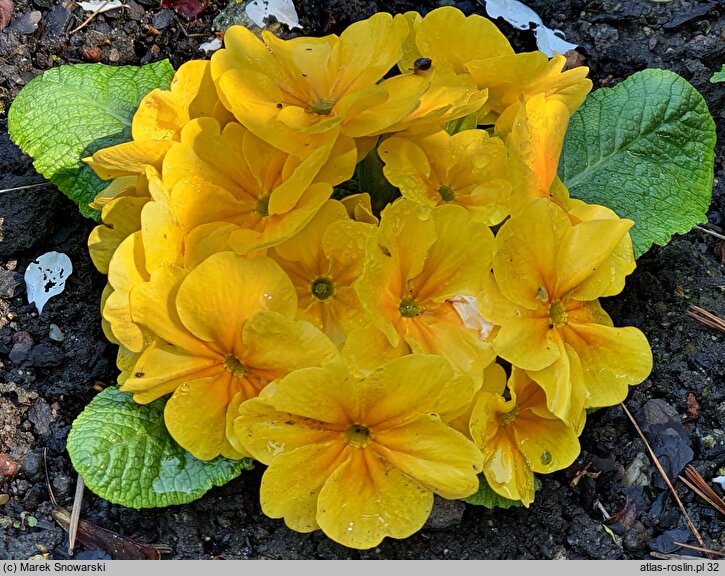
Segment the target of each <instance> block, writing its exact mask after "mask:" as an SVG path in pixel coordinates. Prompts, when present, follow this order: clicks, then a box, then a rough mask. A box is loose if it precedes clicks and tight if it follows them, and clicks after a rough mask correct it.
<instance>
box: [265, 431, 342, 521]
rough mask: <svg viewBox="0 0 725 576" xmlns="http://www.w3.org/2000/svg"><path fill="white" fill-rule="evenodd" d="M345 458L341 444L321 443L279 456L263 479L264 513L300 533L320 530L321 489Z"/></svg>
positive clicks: (266, 471)
mask: <svg viewBox="0 0 725 576" xmlns="http://www.w3.org/2000/svg"><path fill="white" fill-rule="evenodd" d="M346 455H347V451H345V450H344V444H343V443H342V442H325V443H322V442H321V443H314V444H309V445H307V446H302V447H300V448H298V449H296V450H293V451H291V452H288V453H282V454H279V455H278V456H276V457H275V458H274V460H273V461H272V463H271V464H270V465H269V467H268V468H267V470H265V472H264V476H262V484H261V486H260V488H259V501H260V503H261V505H262V512H264V513H265V514H266V515H267V516H269V517H270V518H284V521H285V524H286V525H287V526H288V527H289V528H291V529H292V530H295V531H297V532H303V533H305V532H312V531H313V530H317V529H318V528H319V527H320V526H319V525H318V524H317V510H318V496H319V493H320V490H321V489H322V487H323V486H324V484H325V482H327V480H328V478H329V477H330V476H331V475H332V474H333V473H334V471H335V470H336V469H337V468H338V467H339V466H340V463H341V460H342V459H343V458H344V457H345V456H346Z"/></svg>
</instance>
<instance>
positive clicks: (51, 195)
mask: <svg viewBox="0 0 725 576" xmlns="http://www.w3.org/2000/svg"><path fill="white" fill-rule="evenodd" d="M4 1H6V0H2V1H0V5H2V2H4ZM158 2H159V0H137V1H134V0H127V2H126V4H127V6H128V8H126V9H122V10H115V11H112V12H107V13H105V14H101V15H98V16H96V17H95V18H94V19H92V20H91V21H90V22H89V23H88V24H86V25H85V26H84V27H83V28H81V29H80V30H78V31H74V29H75V28H76V27H78V26H79V25H80V24H81V23H82V22H83V20H85V18H86V14H85V13H84V12H83V10H82V9H81V8H80V7H78V6H77V5H75V4H73V3H72V2H71V3H69V4H68V3H67V4H61V3H59V2H58V1H57V0H15V7H14V12H13V19H12V21H11V23H10V25H9V26H8V27H6V28H5V29H4V30H3V31H2V32H0V189H3V190H4V189H7V188H13V187H18V186H27V185H31V184H36V183H42V182H44V179H43V177H42V176H40V175H39V174H37V173H36V172H35V170H34V169H33V167H32V162H31V160H30V158H28V157H27V156H25V155H24V154H22V153H21V151H20V150H19V149H18V148H17V147H15V146H14V145H13V144H12V142H11V141H10V140H9V138H8V135H7V119H6V118H7V109H8V107H9V106H10V105H11V103H12V101H13V99H14V97H15V96H16V95H17V93H18V91H19V90H20V89H21V88H22V87H23V86H24V85H25V84H26V83H27V82H28V81H29V80H31V79H32V78H34V77H35V76H37V75H38V74H40V73H42V72H43V71H44V70H46V69H48V68H51V67H54V66H58V65H61V64H67V63H80V62H103V63H106V64H113V65H121V64H133V65H139V64H145V63H148V62H152V61H156V60H161V59H164V58H169V59H170V61H171V63H172V64H173V66H174V67H175V68H177V67H178V66H179V65H180V64H182V63H183V62H184V61H186V60H189V59H191V58H208V57H209V56H210V53H207V52H205V51H204V50H203V49H201V48H200V46H201V45H202V44H203V43H205V42H208V41H210V40H213V39H214V38H216V37H221V30H220V29H219V28H218V25H215V23H214V22H215V18H217V16H218V15H219V13H220V11H221V10H222V9H223V8H225V5H224V3H223V2H214V1H212V2H211V3H209V4H208V5H207V7H206V9H205V10H204V11H203V12H202V13H201V15H199V16H198V17H196V18H194V19H191V20H188V19H186V18H184V17H183V16H182V15H180V14H179V13H177V12H176V11H175V10H173V9H171V8H162V7H161V6H160V4H159V3H158ZM441 4H443V2H441ZM527 4H528V5H529V6H530V7H531V8H532V9H533V10H535V11H536V12H537V13H538V14H539V15H540V16H541V17H542V18H543V20H544V22H545V24H546V25H547V26H548V27H550V28H554V29H560V30H562V31H563V32H564V33H565V35H566V39H567V40H568V41H570V42H573V43H575V44H578V46H579V48H578V53H579V57H580V59H581V62H582V63H583V64H585V65H587V66H589V67H590V77H591V78H592V80H593V81H594V89H595V90H596V89H599V88H601V87H607V86H613V85H615V84H616V83H618V82H620V81H622V80H624V79H625V78H626V77H627V76H629V75H631V74H633V73H634V72H636V71H638V70H642V69H644V68H665V69H669V70H673V71H674V72H677V73H678V74H680V75H681V76H683V77H684V78H685V79H687V80H688V81H690V82H691V83H692V84H693V85H694V86H695V88H697V89H698V90H699V91H700V93H701V94H702V95H703V96H704V97H705V99H706V101H707V103H708V105H709V108H710V111H711V113H712V115H713V117H714V119H715V122H716V123H717V126H718V144H717V149H716V161H715V178H716V179H715V188H714V191H713V199H712V204H711V206H710V210H709V212H708V223H707V224H703V226H702V227H705V228H708V229H709V230H711V231H714V232H716V233H719V234H722V233H723V227H724V226H725V224H724V223H723V214H725V156H724V147H723V142H725V84H711V83H710V82H709V78H710V76H711V75H712V73H713V72H714V71H716V70H719V69H720V67H721V65H722V63H723V62H725V2H722V1H701V2H697V1H692V2H689V1H684V0H671V1H669V2H663V1H659V2H655V1H651V0H634V1H630V2H615V1H608V0H566V1H564V0H562V1H558V2H546V1H543V0H537V1H529V2H527ZM295 5H296V9H297V12H298V15H299V18H300V22H301V24H302V25H303V29H302V30H294V31H291V32H290V31H289V30H286V29H281V30H280V34H281V35H283V36H285V37H291V36H294V35H299V34H305V35H312V36H319V35H324V34H329V33H338V34H339V33H340V32H342V30H343V29H344V28H345V27H346V26H347V25H348V24H350V23H351V22H354V21H356V20H359V19H361V18H365V17H368V16H370V15H371V14H373V13H375V12H379V11H386V12H393V13H396V12H403V11H406V10H418V11H419V12H421V13H425V12H426V11H428V10H430V9H433V8H435V7H437V6H438V5H439V4H438V3H436V2H431V1H425V2H420V3H416V4H413V3H409V2H404V1H400V2H396V1H384V0H381V1H378V2H375V1H364V0H351V1H348V2H344V1H341V0H338V1H334V0H333V1H330V2H324V1H322V0H296V1H295ZM456 5H457V6H458V7H459V8H461V9H462V10H463V11H464V12H466V13H474V12H475V13H478V14H481V15H484V16H485V15H486V12H485V9H484V7H483V3H476V2H459V3H457V4H456ZM497 24H499V25H500V28H501V29H502V30H503V32H504V33H505V34H506V35H507V36H508V37H509V38H510V40H511V42H512V43H513V44H514V46H515V48H516V49H517V51H528V50H534V49H536V45H535V43H534V37H533V34H531V33H530V32H523V31H519V30H515V29H513V28H512V27H511V26H509V25H508V24H506V23H505V22H503V21H497ZM94 225H95V223H94V222H93V221H91V220H88V219H85V218H83V217H82V216H81V215H80V214H79V212H78V210H77V208H76V206H75V205H74V204H73V203H72V202H71V201H70V200H68V199H67V198H65V196H63V195H62V194H61V193H60V192H59V191H58V190H57V189H56V188H55V187H54V186H52V185H50V184H45V185H41V186H38V187H33V188H28V189H23V190H17V191H11V192H3V193H0V559H27V558H52V559H66V558H68V557H69V556H68V550H67V548H68V541H67V534H66V532H65V531H64V529H63V528H61V526H59V525H58V524H57V523H56V522H55V521H54V520H53V517H52V516H51V512H52V511H53V509H54V505H53V504H52V503H51V500H50V496H49V490H48V484H47V482H46V472H45V469H44V468H45V465H47V471H48V476H47V478H49V481H50V485H51V486H52V490H53V492H54V494H55V497H56V498H57V501H58V504H59V505H61V506H67V507H70V505H71V503H72V501H73V494H74V490H75V484H76V480H77V475H76V473H75V472H74V470H73V468H72V466H71V462H70V459H69V457H68V454H67V452H66V451H65V438H66V436H67V433H68V430H69V427H70V425H71V423H72V422H73V420H74V418H75V417H76V416H77V415H78V414H79V413H80V411H81V410H82V409H83V408H84V406H85V405H86V404H87V403H88V402H89V401H90V400H91V398H92V397H93V396H94V394H96V393H97V392H98V390H100V389H102V387H104V386H108V385H110V384H113V383H114V381H115V376H116V373H117V372H116V369H115V352H116V350H115V347H114V346H112V345H111V344H110V343H108V342H107V341H106V340H105V338H104V336H103V333H102V331H101V322H100V315H99V302H100V296H101V290H102V288H103V285H104V283H105V277H103V276H102V275H101V274H99V273H98V272H97V271H96V270H95V268H94V267H93V265H92V264H91V261H90V259H89V256H88V251H87V247H86V239H87V237H88V233H89V232H90V230H91V229H92V228H93V226H94ZM51 250H57V251H59V252H65V253H66V254H68V256H69V257H70V258H71V260H72V262H73V267H74V271H73V274H72V275H71V276H70V277H69V279H68V281H67V283H66V288H65V291H64V292H63V293H62V294H60V295H58V296H56V297H54V298H52V299H51V300H50V301H49V302H48V304H47V305H46V307H45V309H44V311H43V314H42V316H38V314H37V312H36V309H35V306H34V305H29V304H28V301H27V295H26V294H25V287H24V281H23V277H22V274H23V273H24V272H25V269H26V267H27V265H28V264H29V263H30V262H31V261H32V260H33V259H34V258H36V257H37V256H39V255H40V254H43V253H45V252H48V251H51ZM724 259H725V245H724V244H723V241H722V240H720V239H719V238H718V237H716V236H713V235H711V234H709V233H706V232H704V231H703V230H701V229H693V230H692V231H691V232H689V233H687V234H684V235H680V236H675V237H674V238H673V239H672V240H671V242H669V243H668V244H667V245H666V246H662V247H660V246H654V247H653V248H651V249H650V250H649V251H648V252H647V253H646V254H644V255H642V256H641V257H640V258H639V260H638V267H637V269H636V271H635V272H634V273H633V274H632V275H631V276H630V277H629V278H628V281H627V286H626V288H625V290H624V292H623V293H622V294H621V295H619V296H617V297H614V298H609V299H607V300H606V301H605V302H603V304H604V306H605V308H606V309H607V310H608V311H609V312H610V314H611V315H612V316H613V319H614V320H615V324H617V325H622V326H626V325H632V326H637V327H638V328H640V329H641V330H642V331H644V333H645V334H646V335H647V337H648V339H649V341H650V343H651V345H652V349H653V353H654V358H655V366H654V370H653V372H652V374H651V376H650V377H649V378H648V379H647V380H646V381H645V382H644V383H642V384H640V385H638V386H635V387H633V388H631V391H630V395H629V397H628V398H627V400H626V402H625V404H626V406H627V408H628V410H629V412H630V413H631V414H632V415H633V416H634V418H635V420H636V421H637V422H638V425H639V426H640V427H641V428H642V429H643V430H644V431H645V433H646V438H647V440H648V442H647V443H648V444H649V445H650V446H652V447H653V449H654V450H655V453H656V454H657V455H658V457H659V460H660V462H661V463H662V465H663V466H664V467H665V470H666V471H667V473H668V474H669V475H670V477H671V478H672V481H673V484H674V487H675V489H676V490H677V493H678V495H679V497H680V499H681V500H682V502H683V505H684V507H685V509H686V510H687V512H688V514H689V516H690V518H691V520H692V523H693V525H694V527H695V528H696V530H697V532H699V535H700V537H701V539H702V544H703V545H704V547H706V548H709V549H712V550H715V551H720V552H722V551H723V550H724V549H725V531H723V527H725V516H724V515H723V514H722V513H721V512H718V511H716V510H715V509H714V508H713V507H712V506H710V505H709V504H707V503H706V502H705V501H704V500H702V499H701V498H699V497H698V496H697V495H696V494H695V493H694V492H693V491H692V490H691V489H689V488H688V487H687V486H686V485H685V484H683V483H682V481H681V480H679V479H678V475H681V474H682V473H683V467H684V466H685V465H687V464H690V465H691V466H693V467H694V468H695V469H696V470H698V471H699V473H700V474H701V475H702V476H703V477H704V478H705V479H706V481H707V482H708V484H710V485H711V486H712V487H713V488H714V489H715V490H716V491H717V492H718V493H719V494H720V495H722V494H723V491H722V489H721V488H722V487H721V486H718V485H717V484H715V483H713V482H712V478H714V477H716V476H723V475H725V430H724V428H725V382H724V381H723V374H724V373H725V370H724V369H723V368H724V357H723V339H724V337H725V335H724V334H723V332H721V331H719V330H718V329H716V328H713V327H711V326H707V325H705V324H704V323H702V322H700V321H698V320H696V319H694V318H693V317H691V316H689V315H688V314H687V312H688V309H689V307H690V306H691V305H697V306H700V307H702V308H704V309H706V310H709V311H710V312H712V313H714V314H716V315H718V316H720V317H723V318H725V298H724V297H723V294H724V291H725V275H724V269H723V261H724ZM581 446H582V452H581V455H580V457H579V459H578V460H577V461H576V462H575V463H574V464H573V465H572V466H571V467H570V468H569V469H567V470H563V471H561V472H558V473H555V474H552V475H548V476H542V477H541V478H540V479H541V484H542V486H541V489H540V490H539V491H538V492H537V496H536V500H535V502H534V503H533V504H532V505H531V507H530V508H528V509H525V508H510V509H493V510H489V509H486V508H483V507H478V506H471V505H467V504H464V503H462V502H460V501H445V500H440V501H437V502H436V506H435V508H434V511H433V514H432V515H431V518H430V520H429V521H428V523H427V525H426V526H425V528H424V529H422V530H421V531H420V532H418V533H417V534H415V535H413V536H412V537H410V538H408V539H405V540H401V541H398V540H391V539H386V540H385V541H383V542H382V543H381V544H380V546H378V547H377V548H374V549H371V550H368V551H355V550H350V549H347V548H344V547H342V546H340V545H337V544H336V543H334V542H332V541H330V540H329V539H327V538H326V537H325V536H324V535H323V534H322V533H321V532H316V533H312V534H298V533H295V532H292V531H291V530H289V529H287V528H286V527H285V525H284V523H283V522H282V521H281V520H272V519H269V518H267V517H265V516H264V515H263V514H262V512H261V510H260V506H259V501H258V489H259V482H260V478H261V475H262V472H263V466H261V465H257V466H256V468H255V469H254V470H252V471H249V472H243V473H242V475H241V476H240V477H239V478H237V479H235V480H234V481H232V482H230V483H228V484H226V485H225V486H222V487H219V488H215V489H212V490H210V491H209V492H207V493H206V494H205V495H204V496H203V497H202V498H200V499H199V500H196V501H194V502H193V503H190V504H187V505H183V506H173V507H169V508H165V509H147V510H133V509H128V508H124V507H121V506H117V505H113V504H110V503H108V502H106V501H104V500H102V499H100V498H98V497H96V496H95V495H94V494H92V493H90V492H89V491H86V494H85V497H84V500H83V508H82V517H83V519H84V520H86V521H88V522H91V523H93V524H95V525H97V526H100V527H103V528H106V529H108V530H111V531H113V532H115V533H117V534H119V535H122V536H125V537H128V538H133V539H135V540H137V541H139V542H146V543H157V544H163V545H165V546H166V547H167V548H165V549H164V550H165V552H164V554H162V556H161V557H162V559H262V558H266V559H499V560H500V559H559V558H566V559H609V560H611V559H639V560H643V559H650V558H668V557H669V558H676V557H678V555H694V556H703V557H705V556H706V555H705V554H703V553H701V552H697V551H694V550H691V549H687V548H684V547H681V546H679V545H678V544H676V542H681V543H685V544H691V545H699V543H698V540H697V538H696V536H695V534H694V532H693V531H692V530H691V529H690V528H689V527H688V523H687V521H686V517H685V515H684V514H683V512H682V510H681V509H680V507H679V506H678V505H677V502H676V500H675V499H674V497H673V496H672V493H671V491H670V490H669V489H668V487H667V486H666V485H665V483H664V482H663V480H662V477H661V475H660V473H659V472H658V470H657V467H656V466H655V462H654V460H653V458H652V457H651V456H650V454H649V452H648V449H647V445H646V444H645V443H644V442H643V441H642V439H641V438H640V436H639V435H638V432H637V428H636V427H635V426H634V425H633V424H632V422H631V421H630V419H629V418H628V416H627V414H626V412H625V411H624V410H623V409H622V407H621V406H615V407H611V408H607V409H603V410H599V411H597V412H595V413H593V414H592V415H590V416H589V418H588V420H587V424H586V428H585V430H584V432H583V434H582V436H581ZM111 557H118V554H117V553H116V552H113V551H112V550H110V549H106V550H103V549H97V550H91V549H87V548H85V547H84V546H83V545H80V544H78V545H77V546H76V549H75V553H74V555H73V558H78V559H80V558H84V559H89V558H111ZM710 557H716V556H714V555H713V556H710Z"/></svg>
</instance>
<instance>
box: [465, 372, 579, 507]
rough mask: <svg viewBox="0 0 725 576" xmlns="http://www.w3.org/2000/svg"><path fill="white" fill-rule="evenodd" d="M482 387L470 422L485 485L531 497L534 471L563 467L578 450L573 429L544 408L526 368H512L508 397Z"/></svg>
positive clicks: (515, 495)
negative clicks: (525, 370) (478, 450)
mask: <svg viewBox="0 0 725 576" xmlns="http://www.w3.org/2000/svg"><path fill="white" fill-rule="evenodd" d="M503 391H504V390H503V386H502V387H501V389H500V390H499V391H498V393H496V392H492V391H488V390H487V391H485V392H484V391H482V392H480V393H479V394H478V396H477V398H476V402H475V405H474V407H473V412H472V415H471V421H470V431H471V436H472V437H473V441H474V442H475V443H476V445H477V446H478V447H479V448H480V449H481V452H482V453H483V474H484V475H485V477H486V481H487V482H488V485H489V486H490V487H491V488H492V489H493V490H494V491H495V492H496V493H498V494H500V495H501V496H503V497H504V498H509V499H511V500H520V501H521V502H522V503H523V504H524V506H526V507H528V506H529V504H531V502H533V501H534V491H535V484H534V473H541V474H550V473H551V472H555V471H556V470H561V469H562V468H566V467H567V466H569V465H570V464H571V463H572V462H574V460H575V458H576V457H577V455H578V454H579V450H580V448H579V440H578V438H577V434H576V432H575V431H574V430H572V429H571V428H570V427H569V426H567V425H566V424H565V423H564V422H562V421H561V420H559V419H558V418H557V417H556V416H555V415H554V414H552V413H551V412H550V411H549V410H548V409H547V403H546V396H545V394H544V391H543V390H542V389H541V388H540V387H539V386H538V385H537V384H536V383H535V382H534V381H532V380H531V379H530V378H529V377H528V376H527V375H526V373H525V372H523V371H522V370H518V369H517V368H513V369H512V372H511V377H510V378H509V381H508V391H509V395H510V398H509V400H506V399H505V398H504V397H503V395H502V394H503Z"/></svg>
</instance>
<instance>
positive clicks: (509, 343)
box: [493, 309, 559, 370]
mask: <svg viewBox="0 0 725 576" xmlns="http://www.w3.org/2000/svg"><path fill="white" fill-rule="evenodd" d="M520 312H521V314H522V316H523V317H522V318H512V319H510V320H509V321H507V322H506V323H505V324H503V325H502V326H501V329H500V330H499V331H498V333H497V334H496V336H495V338H494V340H493V347H494V350H495V351H496V352H497V353H498V355H499V356H501V357H502V358H503V359H505V360H508V361H509V362H511V363H512V364H513V365H514V366H518V367H519V368H524V369H525V370H542V369H544V368H546V367H547V366H550V365H551V364H552V363H553V362H555V361H556V360H557V359H558V358H559V349H558V347H557V344H556V342H555V340H554V338H553V337H552V330H551V328H550V327H549V326H550V322H551V320H549V317H548V316H546V317H539V318H537V317H534V316H525V314H526V313H527V312H528V311H527V310H525V309H521V310H520Z"/></svg>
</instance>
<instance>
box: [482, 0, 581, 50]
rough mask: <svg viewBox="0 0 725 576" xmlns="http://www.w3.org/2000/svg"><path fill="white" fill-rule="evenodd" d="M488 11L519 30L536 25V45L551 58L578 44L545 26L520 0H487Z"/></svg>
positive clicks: (492, 15) (493, 16) (572, 48)
mask: <svg viewBox="0 0 725 576" xmlns="http://www.w3.org/2000/svg"><path fill="white" fill-rule="evenodd" d="M486 13H487V14H488V15H489V16H490V17H491V18H494V19H495V18H503V19H504V20H506V22H508V23H509V24H511V26H514V27H515V28H518V29H519V30H531V25H532V24H533V25H534V35H535V36H536V46H537V47H538V48H539V50H540V51H541V52H543V53H544V54H546V55H547V56H548V57H549V58H551V57H552V56H554V55H555V54H565V53H566V52H567V51H569V50H574V48H576V47H577V45H576V44H572V43H571V42H567V41H566V40H564V34H563V33H562V32H561V31H559V30H552V29H551V28H547V27H546V26H544V21H543V20H542V19H541V17H540V16H539V15H538V14H537V13H536V12H534V11H533V10H532V9H531V8H529V7H528V6H526V5H525V4H522V3H521V2H518V0H486Z"/></svg>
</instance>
